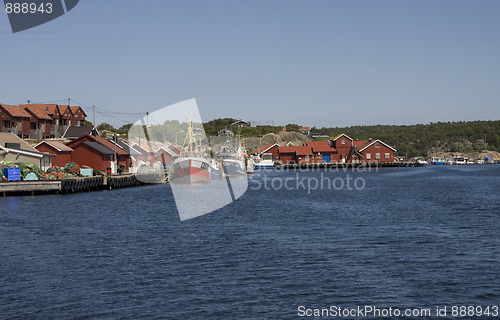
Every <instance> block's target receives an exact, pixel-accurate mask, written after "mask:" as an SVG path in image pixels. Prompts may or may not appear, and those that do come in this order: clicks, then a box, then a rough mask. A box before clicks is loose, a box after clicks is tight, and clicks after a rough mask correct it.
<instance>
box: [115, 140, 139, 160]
mask: <svg viewBox="0 0 500 320" xmlns="http://www.w3.org/2000/svg"><path fill="white" fill-rule="evenodd" d="M116 145H117V146H118V147H120V148H121V149H122V150H123V151H125V152H126V153H128V154H130V155H132V156H138V155H140V154H141V153H140V152H139V151H137V150H135V149H134V148H132V147H131V146H129V145H128V144H126V143H125V141H123V140H118V141H117V142H116Z"/></svg>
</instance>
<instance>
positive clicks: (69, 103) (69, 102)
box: [68, 98, 71, 107]
mask: <svg viewBox="0 0 500 320" xmlns="http://www.w3.org/2000/svg"><path fill="white" fill-rule="evenodd" d="M70 105H71V99H70V98H68V107H69V106H70Z"/></svg>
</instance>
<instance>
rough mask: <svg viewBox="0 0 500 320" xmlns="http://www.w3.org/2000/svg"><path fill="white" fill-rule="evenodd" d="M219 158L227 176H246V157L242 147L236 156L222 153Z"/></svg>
mask: <svg viewBox="0 0 500 320" xmlns="http://www.w3.org/2000/svg"><path fill="white" fill-rule="evenodd" d="M219 157H220V159H221V160H222V167H223V170H224V174H225V175H227V176H243V175H246V173H247V171H246V164H245V155H244V153H243V150H242V149H241V147H238V150H237V152H236V153H235V154H230V153H221V154H219Z"/></svg>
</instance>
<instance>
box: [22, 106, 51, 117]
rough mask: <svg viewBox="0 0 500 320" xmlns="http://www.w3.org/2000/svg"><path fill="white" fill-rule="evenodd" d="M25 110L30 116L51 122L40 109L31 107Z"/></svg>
mask: <svg viewBox="0 0 500 320" xmlns="http://www.w3.org/2000/svg"><path fill="white" fill-rule="evenodd" d="M25 109H26V110H28V111H29V112H30V113H31V114H32V115H34V116H35V117H36V118H37V119H45V120H52V117H51V116H49V115H48V114H47V113H46V112H45V111H43V109H41V108H31V107H29V106H28V107H26V108H25Z"/></svg>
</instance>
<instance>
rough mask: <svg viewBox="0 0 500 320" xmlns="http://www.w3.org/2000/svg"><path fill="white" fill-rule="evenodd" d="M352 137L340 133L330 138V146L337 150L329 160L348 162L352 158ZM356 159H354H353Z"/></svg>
mask: <svg viewBox="0 0 500 320" xmlns="http://www.w3.org/2000/svg"><path fill="white" fill-rule="evenodd" d="M353 141H354V140H353V139H352V138H351V137H349V136H347V135H346V134H344V133H342V134H339V135H338V136H336V137H335V138H333V139H332V140H331V146H332V147H333V148H335V149H336V150H337V153H335V156H334V157H333V158H332V159H331V162H338V163H350V162H352V160H353V148H352V146H353ZM355 160H356V159H355Z"/></svg>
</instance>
